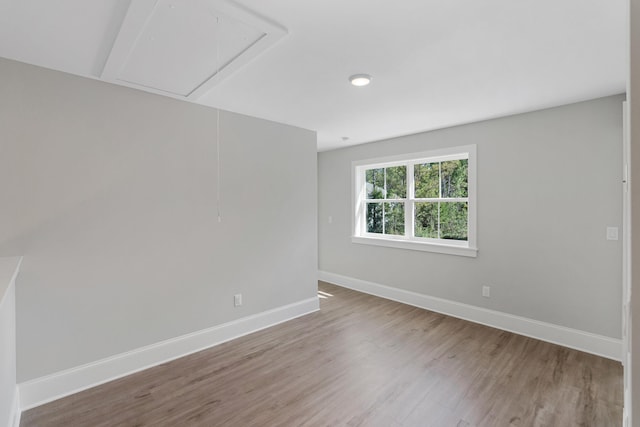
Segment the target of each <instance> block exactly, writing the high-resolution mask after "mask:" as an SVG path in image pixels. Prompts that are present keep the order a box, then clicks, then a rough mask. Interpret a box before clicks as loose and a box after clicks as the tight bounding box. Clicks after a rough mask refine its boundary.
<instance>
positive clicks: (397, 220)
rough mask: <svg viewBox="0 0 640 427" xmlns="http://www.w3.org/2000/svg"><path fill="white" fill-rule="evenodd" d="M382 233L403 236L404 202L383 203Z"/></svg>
mask: <svg viewBox="0 0 640 427" xmlns="http://www.w3.org/2000/svg"><path fill="white" fill-rule="evenodd" d="M384 234H395V235H396V236H404V203H385V204H384Z"/></svg>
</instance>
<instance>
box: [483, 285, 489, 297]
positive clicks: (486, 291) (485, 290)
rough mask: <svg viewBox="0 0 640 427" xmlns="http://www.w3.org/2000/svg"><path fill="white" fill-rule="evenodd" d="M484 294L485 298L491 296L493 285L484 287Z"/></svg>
mask: <svg viewBox="0 0 640 427" xmlns="http://www.w3.org/2000/svg"><path fill="white" fill-rule="evenodd" d="M482 296H483V297H485V298H491V286H483V287H482Z"/></svg>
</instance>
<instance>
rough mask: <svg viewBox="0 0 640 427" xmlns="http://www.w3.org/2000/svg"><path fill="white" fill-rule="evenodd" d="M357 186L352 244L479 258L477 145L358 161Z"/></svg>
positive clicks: (355, 175) (356, 163)
mask: <svg viewBox="0 0 640 427" xmlns="http://www.w3.org/2000/svg"><path fill="white" fill-rule="evenodd" d="M354 183H355V196H354V235H353V239H354V242H356V243H371V244H377V245H380V244H382V245H384V244H385V243H384V241H393V242H395V243H394V244H393V245H391V246H396V247H398V243H399V242H400V243H402V242H406V243H409V244H410V245H409V246H406V245H405V246H401V247H408V248H410V249H420V250H433V248H426V246H431V247H435V246H437V247H442V246H453V247H456V248H463V249H471V250H472V252H473V253H472V254H471V255H470V256H475V251H476V250H477V249H476V248H475V146H465V147H457V148H453V149H445V150H438V151H434V152H427V153H419V154H415V155H407V156H398V157H394V158H387V159H376V160H373V161H369V162H367V161H362V162H354ZM359 238H365V239H364V240H363V239H359ZM368 239H373V240H376V241H375V242H373V241H370V240H368ZM380 241H382V242H380ZM403 244H404V243H403ZM411 244H418V245H419V247H410V246H411ZM434 251H438V252H440V250H437V249H435V250H434ZM443 252H446V253H455V252H456V251H453V252H451V251H448V250H444V251H443ZM463 252H464V251H463ZM456 254H460V255H469V254H470V252H469V253H456Z"/></svg>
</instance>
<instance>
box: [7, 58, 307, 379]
mask: <svg viewBox="0 0 640 427" xmlns="http://www.w3.org/2000/svg"><path fill="white" fill-rule="evenodd" d="M0 76H2V79H0V197H1V199H2V209H1V210H0V254H1V255H15V254H18V255H24V261H23V264H22V270H21V276H20V278H19V281H18V283H17V325H18V326H17V328H18V330H17V337H18V338H17V339H18V381H20V382H22V381H26V380H29V379H32V378H36V377H39V376H42V375H45V374H49V373H52V372H56V371H59V370H63V369H66V368H71V367H74V366H77V365H80V364H84V363H88V362H91V361H95V360H98V359H101V358H104V357H108V356H111V355H114V354H118V353H122V352H124V351H128V350H132V349H136V348H139V347H141V346H144V345H148V344H152V343H156V342H158V341H161V340H165V339H169V338H172V337H176V336H179V335H182V334H186V333H190V332H194V331H198V330H201V329H204V328H207V327H211V326H214V325H218V324H221V323H224V322H227V321H230V320H233V319H237V318H241V317H245V316H248V315H251V314H255V313H259V312H262V311H265V310H269V309H273V308H276V307H279V306H283V305H286V304H290V303H294V302H297V301H301V300H304V299H307V298H311V297H314V296H315V295H316V293H315V292H316V268H317V228H316V226H317V194H316V189H317V182H316V179H317V170H316V167H317V155H316V136H315V133H314V132H311V131H307V130H303V129H298V128H294V127H290V126H284V125H281V124H277V123H273V122H268V121H264V120H258V119H254V118H250V117H246V116H242V115H238V114H232V113H227V112H222V114H221V123H222V125H221V128H222V129H221V139H222V147H221V159H222V167H221V174H222V179H221V185H222V210H223V221H222V222H221V223H218V222H217V215H216V163H215V159H216V151H215V134H216V125H215V123H216V120H215V117H216V113H215V110H214V109H211V108H205V107H202V106H198V105H194V104H189V103H186V102H180V101H177V100H172V99H169V98H166V97H160V96H155V95H150V94H147V93H143V92H139V91H135V90H132V89H128V88H123V87H118V86H113V85H109V84H105V83H101V82H97V81H93V80H89V79H82V78H78V77H75V76H71V75H67V74H62V73H58V72H54V71H49V70H44V69H40V68H37V67H33V66H27V65H24V64H19V63H16V62H11V61H7V60H0ZM240 292H241V293H242V294H243V296H244V304H243V306H242V307H240V308H234V307H233V294H235V293H240Z"/></svg>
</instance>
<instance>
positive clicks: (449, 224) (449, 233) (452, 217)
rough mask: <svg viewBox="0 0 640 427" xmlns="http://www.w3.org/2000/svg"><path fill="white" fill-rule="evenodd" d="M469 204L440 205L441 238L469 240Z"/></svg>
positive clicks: (443, 203)
mask: <svg viewBox="0 0 640 427" xmlns="http://www.w3.org/2000/svg"><path fill="white" fill-rule="evenodd" d="M467 211H468V204H467V203H454V202H450V203H446V202H442V203H440V238H441V239H451V240H467Z"/></svg>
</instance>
